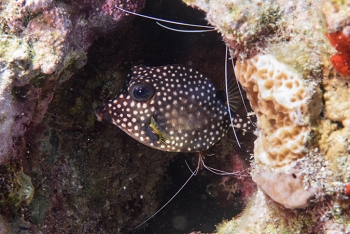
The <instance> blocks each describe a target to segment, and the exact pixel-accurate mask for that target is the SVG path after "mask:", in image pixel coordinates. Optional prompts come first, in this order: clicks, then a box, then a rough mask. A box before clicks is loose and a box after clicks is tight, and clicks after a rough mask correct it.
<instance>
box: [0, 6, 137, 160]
mask: <svg viewBox="0 0 350 234" xmlns="http://www.w3.org/2000/svg"><path fill="white" fill-rule="evenodd" d="M143 2H144V1H143V0H141V1H137V0H135V1H119V0H117V1H109V0H108V1H70V2H69V3H68V2H58V1H54V0H33V1H25V0H21V1H12V0H9V1H5V2H3V3H2V5H1V7H0V32H1V35H0V64H1V71H0V109H1V110H0V138H1V139H2V144H1V146H0V165H2V164H6V163H8V162H9V161H10V159H16V158H18V157H19V154H20V152H19V151H20V148H21V147H20V146H21V145H22V144H23V140H22V136H23V134H24V132H25V131H26V128H27V127H28V125H29V124H30V123H40V122H41V121H42V118H43V115H44V114H45V113H46V110H47V107H48V104H49V102H50V101H51V99H52V93H53V91H54V88H55V87H57V86H59V84H61V83H62V82H64V81H65V80H67V79H69V78H70V77H71V76H72V74H73V73H74V72H76V71H77V70H78V69H79V68H81V67H82V66H83V65H85V63H86V61H87V50H88V48H89V47H90V46H91V44H92V42H93V41H94V40H95V39H96V38H98V37H99V36H101V35H106V34H108V33H111V32H114V31H115V30H116V29H118V28H121V27H122V26H123V24H125V19H124V20H123V19H122V18H123V15H124V13H122V12H118V11H116V10H115V9H114V8H113V4H124V7H125V8H126V9H129V10H136V11H137V10H140V9H141V8H142V7H143Z"/></svg>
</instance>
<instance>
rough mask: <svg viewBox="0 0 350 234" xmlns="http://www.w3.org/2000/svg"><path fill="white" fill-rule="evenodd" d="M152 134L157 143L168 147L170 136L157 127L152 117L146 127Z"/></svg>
mask: <svg viewBox="0 0 350 234" xmlns="http://www.w3.org/2000/svg"><path fill="white" fill-rule="evenodd" d="M148 126H149V127H150V128H151V130H152V132H153V133H154V134H155V135H156V136H157V138H158V141H159V142H161V143H162V144H165V145H168V144H170V136H169V135H168V134H167V133H166V132H165V131H164V130H163V129H162V128H161V126H159V124H158V123H157V121H156V120H155V119H154V117H153V116H152V117H151V119H150V122H149V125H148Z"/></svg>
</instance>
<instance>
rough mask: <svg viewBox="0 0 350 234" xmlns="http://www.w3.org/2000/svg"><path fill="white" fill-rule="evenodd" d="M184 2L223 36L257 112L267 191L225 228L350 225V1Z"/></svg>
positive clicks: (257, 160) (259, 171)
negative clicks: (197, 9) (197, 10)
mask: <svg viewBox="0 0 350 234" xmlns="http://www.w3.org/2000/svg"><path fill="white" fill-rule="evenodd" d="M184 2H186V3H188V4H189V5H191V6H195V7H198V8H200V9H202V10H204V11H205V12H207V19H208V21H209V22H210V23H211V24H212V25H214V26H215V27H216V28H217V29H218V31H219V32H220V33H221V34H222V36H223V39H224V41H225V42H226V44H227V46H229V47H230V49H231V54H232V57H233V58H235V59H237V62H236V67H235V73H236V76H237V79H238V81H239V82H240V83H241V85H242V86H243V88H244V89H245V91H246V92H247V97H248V99H249V101H250V104H251V106H252V109H253V110H254V111H255V113H256V116H257V131H256V134H257V136H258V138H257V140H256V141H255V147H254V163H253V164H252V172H251V173H252V175H253V179H254V180H255V182H256V183H257V184H258V186H259V191H258V193H257V194H256V195H255V198H252V200H251V203H250V205H249V206H247V208H246V210H245V211H244V212H243V213H242V215H241V216H239V217H236V218H234V219H233V220H232V221H229V222H225V223H223V224H222V225H219V226H218V230H217V231H218V233H284V232H285V233H296V232H299V233H308V232H310V230H312V232H317V233H328V231H332V232H337V233H348V232H350V225H349V220H350V219H349V215H348V214H349V208H348V206H347V205H346V204H347V199H348V195H349V194H348V193H346V192H345V191H348V190H347V189H346V188H348V185H349V184H348V183H349V182H350V178H349V176H348V173H347V172H346V171H347V170H348V168H349V163H348V161H349V160H344V158H347V157H349V152H350V145H349V141H348V139H349V136H350V135H349V132H350V130H349V122H350V115H349V114H348V112H349V105H348V96H349V95H348V94H349V90H348V88H347V87H348V83H347V81H348V79H349V75H350V73H349V71H350V66H349V65H350V60H349V54H350V50H349V48H350V39H349V38H350V8H349V6H350V1H310V0H299V1H283V0H271V1H265V2H264V3H262V2H260V1H244V3H243V2H242V1H239V0H237V1H236V0H231V1H225V0H213V1H209V2H207V1H201V0H198V1H184ZM242 6H244V9H242ZM271 9H273V11H271ZM271 12H272V13H271ZM264 15H269V16H270V17H262V16H264ZM263 19H265V20H263ZM232 22H234V23H232ZM250 32H256V33H255V34H251V33H250ZM242 36H243V37H242ZM242 38H243V41H242ZM282 185H289V186H290V187H291V188H293V189H292V190H289V189H287V188H285V189H281V190H278V189H277V188H283V186H282ZM275 186H276V187H275ZM287 187H288V186H287ZM297 194H299V195H297ZM301 194H304V195H301ZM305 207H307V208H306V209H305ZM290 209H297V210H296V211H295V212H294V215H291V211H290ZM253 213H254V214H255V215H252V214H253ZM258 214H259V215H258ZM306 220H308V221H306ZM340 220H341V221H340ZM230 222H234V224H231V223H230ZM292 223H293V224H295V225H290V224H292Z"/></svg>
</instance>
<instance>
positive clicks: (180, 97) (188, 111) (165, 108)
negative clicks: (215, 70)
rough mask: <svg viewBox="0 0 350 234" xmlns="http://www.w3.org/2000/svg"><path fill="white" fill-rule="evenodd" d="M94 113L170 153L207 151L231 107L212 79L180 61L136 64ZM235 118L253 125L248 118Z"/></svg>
mask: <svg viewBox="0 0 350 234" xmlns="http://www.w3.org/2000/svg"><path fill="white" fill-rule="evenodd" d="M95 113H96V116H97V118H98V120H99V121H102V120H105V121H107V122H111V123H113V124H115V125H117V126H118V127H119V128H121V129H122V130H123V131H124V132H126V133H127V134H129V135H130V136H131V137H133V138H134V139H136V140H138V141H139V142H141V143H143V144H145V145H147V146H150V147H153V148H156V149H160V150H164V151H172V152H198V151H202V150H206V149H208V148H210V147H211V146H212V145H214V144H215V143H216V142H217V141H219V140H220V139H221V138H222V137H223V136H224V135H225V134H226V132H227V131H228V129H229V125H230V118H229V114H228V113H229V110H228V108H227V106H225V105H224V104H223V103H222V101H221V100H220V99H219V98H218V97H217V91H216V88H215V87H214V85H213V84H212V82H211V81H210V79H209V78H207V77H205V76H204V75H203V74H201V73H199V72H198V71H195V70H194V69H192V68H188V67H185V66H182V65H167V66H160V67H148V66H136V67H134V68H133V69H132V70H131V72H130V73H129V74H128V80H127V81H126V83H125V85H124V87H123V89H122V90H121V91H120V93H119V94H118V95H117V96H116V97H115V98H113V99H111V100H108V101H107V103H106V104H104V105H103V106H101V107H98V108H96V109H95ZM236 120H238V121H237V123H238V124H241V125H242V126H245V128H246V129H248V128H249V126H251V124H250V123H249V119H247V123H246V124H243V123H242V119H241V118H239V117H238V118H236ZM239 121H241V123H239ZM248 130H249V129H248Z"/></svg>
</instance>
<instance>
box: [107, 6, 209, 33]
mask: <svg viewBox="0 0 350 234" xmlns="http://www.w3.org/2000/svg"><path fill="white" fill-rule="evenodd" d="M114 7H115V8H117V9H118V10H121V11H124V12H125V13H128V14H131V15H136V16H140V17H143V18H146V19H151V20H155V21H160V22H164V23H169V24H177V25H182V26H189V27H197V28H209V29H211V30H213V31H214V29H215V28H214V27H213V26H207V25H197V24H188V23H183V22H176V21H171V20H165V19H160V18H156V17H152V16H148V15H143V14H139V13H136V12H132V11H128V10H125V9H123V8H120V7H118V6H114Z"/></svg>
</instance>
